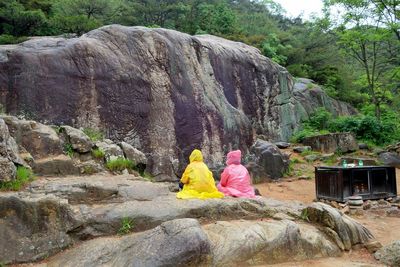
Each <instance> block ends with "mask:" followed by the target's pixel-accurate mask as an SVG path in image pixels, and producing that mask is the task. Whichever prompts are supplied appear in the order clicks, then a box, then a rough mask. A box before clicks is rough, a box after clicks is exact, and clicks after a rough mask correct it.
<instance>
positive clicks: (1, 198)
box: [0, 193, 80, 264]
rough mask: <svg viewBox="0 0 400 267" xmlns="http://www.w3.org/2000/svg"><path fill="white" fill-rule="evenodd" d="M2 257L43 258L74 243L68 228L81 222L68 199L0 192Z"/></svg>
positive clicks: (5, 259)
mask: <svg viewBox="0 0 400 267" xmlns="http://www.w3.org/2000/svg"><path fill="white" fill-rule="evenodd" d="M0 217H1V218H2V219H1V220H0V229H1V230H0V235H1V237H2V238H0V248H1V249H0V259H1V261H2V263H5V264H7V263H10V262H28V261H35V260H39V259H43V258H44V257H47V256H48V255H51V254H53V253H56V252H59V251H60V250H62V249H65V248H67V247H68V246H70V245H71V244H72V239H71V238H70V237H69V235H68V234H67V232H69V231H72V230H73V229H75V228H76V227H78V226H79V225H80V224H79V222H78V221H76V220H75V219H74V216H73V212H72V211H71V209H70V207H69V205H68V204H67V201H63V200H61V199H59V198H56V197H54V196H48V195H47V196H46V195H37V196H36V197H35V198H31V197H29V196H24V195H21V194H17V193H8V194H2V195H0Z"/></svg>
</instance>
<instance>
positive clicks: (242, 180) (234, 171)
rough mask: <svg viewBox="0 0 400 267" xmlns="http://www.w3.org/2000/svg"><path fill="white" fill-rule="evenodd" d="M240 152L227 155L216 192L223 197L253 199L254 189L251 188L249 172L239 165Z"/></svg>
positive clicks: (236, 151)
mask: <svg viewBox="0 0 400 267" xmlns="http://www.w3.org/2000/svg"><path fill="white" fill-rule="evenodd" d="M241 156H242V152H240V150H235V151H231V152H229V153H228V155H227V160H226V165H227V167H226V168H225V169H224V171H223V172H222V174H221V181H220V183H219V184H218V186H217V187H218V190H219V191H221V192H222V193H224V194H225V196H233V197H247V198H254V197H255V193H254V189H253V187H252V186H251V180H250V175H249V172H248V171H247V169H246V167H245V166H243V165H242V164H240V158H241Z"/></svg>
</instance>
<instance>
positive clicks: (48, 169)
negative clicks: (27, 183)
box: [33, 155, 80, 176]
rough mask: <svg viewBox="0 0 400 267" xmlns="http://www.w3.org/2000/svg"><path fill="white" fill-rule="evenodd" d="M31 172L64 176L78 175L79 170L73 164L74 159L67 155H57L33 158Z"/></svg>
mask: <svg viewBox="0 0 400 267" xmlns="http://www.w3.org/2000/svg"><path fill="white" fill-rule="evenodd" d="M33 172H34V173H35V174H37V175H45V176H46V175H47V176H53V175H57V176H65V175H78V174H79V173H80V170H79V168H78V167H77V166H76V165H75V162H74V160H73V159H71V158H70V157H69V156H66V155H59V156H55V157H48V158H43V159H39V160H35V162H34V164H33Z"/></svg>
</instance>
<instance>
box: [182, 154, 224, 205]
mask: <svg viewBox="0 0 400 267" xmlns="http://www.w3.org/2000/svg"><path fill="white" fill-rule="evenodd" d="M189 160H190V164H189V165H188V166H187V167H186V169H185V172H184V173H183V175H182V178H181V180H180V181H181V183H183V189H182V191H180V192H178V193H177V194H176V197H177V198H181V199H188V198H200V199H205V198H222V197H224V194H222V193H221V192H219V191H218V190H217V188H216V186H215V181H214V178H213V175H212V172H211V171H210V170H209V169H208V167H207V165H206V164H205V163H204V162H203V155H202V154H201V151H200V150H198V149H195V150H193V152H192V154H190V157H189Z"/></svg>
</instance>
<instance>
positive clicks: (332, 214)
mask: <svg viewBox="0 0 400 267" xmlns="http://www.w3.org/2000/svg"><path fill="white" fill-rule="evenodd" d="M302 216H303V217H305V219H307V220H309V221H311V222H314V223H319V224H320V225H322V226H323V227H325V232H326V233H327V234H328V235H329V236H330V237H331V238H332V239H333V240H335V242H336V244H337V245H338V247H340V248H341V249H343V250H350V249H351V248H352V246H354V245H357V244H368V243H370V242H371V241H374V237H373V235H372V234H371V232H370V231H369V230H368V229H367V228H365V227H364V226H362V225H361V224H359V223H358V222H357V221H355V220H354V219H352V218H351V217H349V216H347V215H344V214H341V213H340V212H339V211H338V210H337V209H335V208H333V207H331V206H329V205H327V204H324V203H321V202H315V203H312V204H311V205H310V206H308V207H307V208H306V209H304V210H303V213H302Z"/></svg>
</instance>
